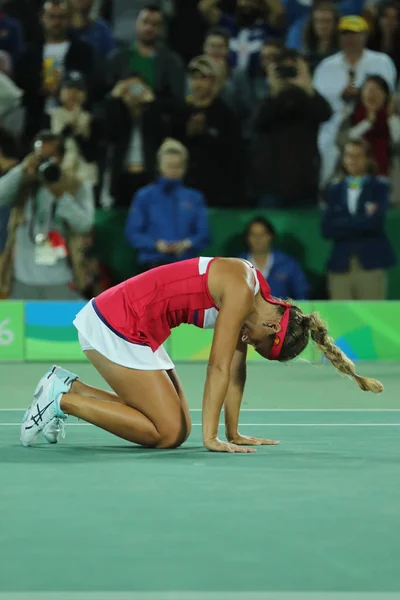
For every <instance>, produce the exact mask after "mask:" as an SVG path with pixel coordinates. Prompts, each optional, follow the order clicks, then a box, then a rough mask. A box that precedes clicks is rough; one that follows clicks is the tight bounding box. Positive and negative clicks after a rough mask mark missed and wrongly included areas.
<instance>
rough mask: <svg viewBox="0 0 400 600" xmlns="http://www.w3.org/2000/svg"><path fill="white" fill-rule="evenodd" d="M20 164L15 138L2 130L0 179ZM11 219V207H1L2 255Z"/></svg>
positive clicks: (0, 243) (0, 140)
mask: <svg viewBox="0 0 400 600" xmlns="http://www.w3.org/2000/svg"><path fill="white" fill-rule="evenodd" d="M18 162H19V148H18V145H17V141H16V139H15V137H14V136H13V135H12V134H10V133H9V132H8V131H6V130H5V129H1V128H0V177H2V176H3V175H5V174H6V173H8V171H10V169H13V168H14V167H15V166H16V165H17V164H18ZM9 217H10V207H9V206H0V253H1V252H3V250H4V248H5V245H6V241H7V226H8V220H9ZM1 262H2V256H1V255H0V265H1ZM0 268H1V266H0Z"/></svg>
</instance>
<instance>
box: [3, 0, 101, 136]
mask: <svg viewBox="0 0 400 600" xmlns="http://www.w3.org/2000/svg"><path fill="white" fill-rule="evenodd" d="M42 26H43V42H37V43H33V44H30V45H29V46H28V47H27V48H26V50H25V52H23V53H22V55H21V56H20V59H19V61H18V63H17V68H16V73H15V79H16V82H17V85H18V86H19V87H20V88H21V89H22V90H24V92H25V95H24V104H25V107H26V111H27V115H26V123H25V136H24V137H25V140H26V141H29V142H30V140H31V139H32V138H33V137H34V135H35V134H36V133H37V131H38V130H39V129H40V128H41V127H42V125H43V122H44V116H45V114H46V113H49V112H50V110H51V109H52V108H55V107H56V106H57V98H58V95H59V91H60V84H61V81H62V79H63V75H64V73H65V72H68V71H80V72H81V73H82V74H83V75H84V76H85V78H86V81H87V84H88V87H89V91H93V88H95V86H96V84H97V80H96V69H95V59H94V54H93V51H92V48H91V47H90V46H89V45H88V44H86V43H85V42H81V41H80V40H74V39H71V38H70V37H69V35H68V5H67V3H66V1H64V0H47V1H46V2H45V3H44V5H43V10H42Z"/></svg>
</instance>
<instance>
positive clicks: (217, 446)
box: [204, 438, 255, 454]
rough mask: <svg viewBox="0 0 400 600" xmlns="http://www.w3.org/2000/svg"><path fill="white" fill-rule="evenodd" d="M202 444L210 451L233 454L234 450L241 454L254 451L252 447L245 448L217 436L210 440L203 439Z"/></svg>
mask: <svg viewBox="0 0 400 600" xmlns="http://www.w3.org/2000/svg"><path fill="white" fill-rule="evenodd" d="M204 446H205V447H206V448H207V450H210V451H211V452H229V453H230V454H233V453H235V452H236V453H237V452H239V453H241V454H242V453H250V452H255V450H253V449H252V448H245V447H242V446H238V445H237V444H230V443H229V442H222V441H221V440H219V439H218V438H214V439H212V440H204Z"/></svg>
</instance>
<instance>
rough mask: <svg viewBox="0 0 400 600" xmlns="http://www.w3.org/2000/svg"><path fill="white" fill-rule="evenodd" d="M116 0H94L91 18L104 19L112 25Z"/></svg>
mask: <svg viewBox="0 0 400 600" xmlns="http://www.w3.org/2000/svg"><path fill="white" fill-rule="evenodd" d="M114 1H115V0H94V2H93V3H92V8H91V11H90V17H91V19H94V20H96V19H103V20H104V21H106V22H107V23H108V24H109V25H110V26H112V24H113V12H114V11H113V3H114Z"/></svg>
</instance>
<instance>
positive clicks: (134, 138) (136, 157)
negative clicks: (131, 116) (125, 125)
mask: <svg viewBox="0 0 400 600" xmlns="http://www.w3.org/2000/svg"><path fill="white" fill-rule="evenodd" d="M143 164H144V157H143V136H142V132H141V130H140V128H139V127H134V128H133V130H132V135H131V140H130V143H129V148H128V152H127V154H126V158H125V166H126V167H131V166H134V165H143Z"/></svg>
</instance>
